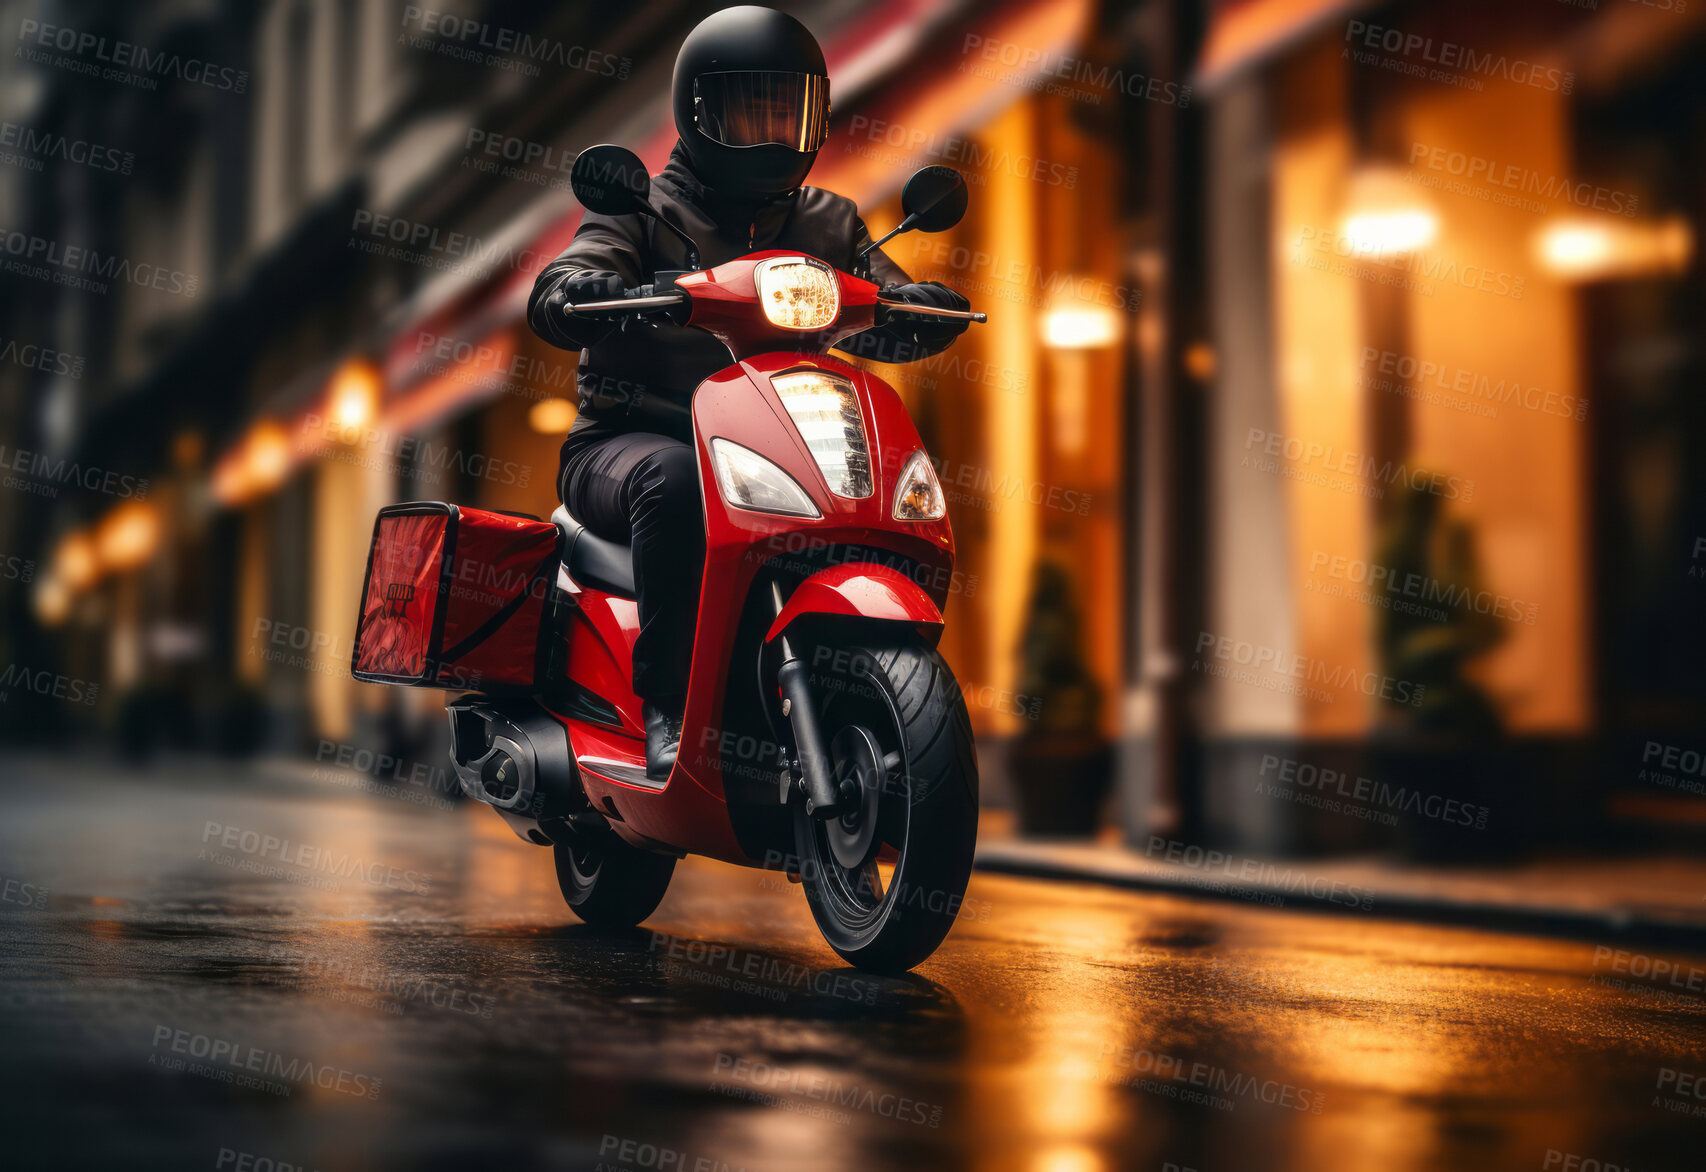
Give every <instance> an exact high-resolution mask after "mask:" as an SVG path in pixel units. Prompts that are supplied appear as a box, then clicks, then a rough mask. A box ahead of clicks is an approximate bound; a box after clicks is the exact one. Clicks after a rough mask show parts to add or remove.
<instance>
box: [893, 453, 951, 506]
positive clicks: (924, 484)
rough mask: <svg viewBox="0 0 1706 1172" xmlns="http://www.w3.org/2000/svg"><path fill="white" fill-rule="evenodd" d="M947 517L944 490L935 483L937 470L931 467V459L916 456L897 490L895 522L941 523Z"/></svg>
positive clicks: (901, 475)
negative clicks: (943, 497) (943, 496)
mask: <svg viewBox="0 0 1706 1172" xmlns="http://www.w3.org/2000/svg"><path fill="white" fill-rule="evenodd" d="M947 515H948V502H947V501H945V500H943V499H942V486H941V484H940V483H938V482H937V480H936V469H934V468H932V467H931V466H930V457H929V456H926V455H925V454H924V453H923V452H914V453H913V454H912V459H910V460H908V461H907V462H906V467H905V468H904V469H903V470H902V471H901V474H900V483H899V484H897V485H896V486H895V491H894V519H895V520H896V521H940V520H941V519H942V518H943V517H945V516H947Z"/></svg>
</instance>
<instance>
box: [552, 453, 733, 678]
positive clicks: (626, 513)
mask: <svg viewBox="0 0 1706 1172" xmlns="http://www.w3.org/2000/svg"><path fill="white" fill-rule="evenodd" d="M557 491H558V493H559V495H561V497H562V499H563V503H564V504H565V505H567V506H568V508H569V512H571V513H573V514H574V515H575V517H576V518H577V519H579V521H580V522H581V524H583V525H585V526H586V527H587V528H589V529H591V530H592V531H593V532H594V533H596V534H598V535H599V536H600V537H603V538H605V539H606V540H608V541H626V542H629V543H631V544H632V545H633V547H634V586H635V588H636V590H637V591H638V595H639V598H638V601H639V610H640V634H639V637H638V638H637V639H636V640H635V641H634V692H635V694H636V695H638V696H639V697H641V698H642V699H645V700H650V701H651V702H652V703H654V704H656V705H658V706H659V707H661V708H664V709H666V710H672V711H676V712H679V711H680V708H681V704H682V701H683V700H684V699H685V698H686V696H687V669H688V666H689V665H690V664H691V663H692V661H693V624H694V623H695V622H696V621H697V619H698V615H699V581H700V578H701V577H702V576H703V575H704V571H705V519H704V512H703V510H702V509H701V508H700V504H699V461H698V457H697V456H696V455H695V454H694V451H693V448H692V446H691V445H689V444H685V443H683V442H681V441H680V440H678V439H670V438H669V437H668V436H663V435H657V434H655V433H653V432H649V431H630V432H625V433H621V434H617V435H604V436H599V435H597V434H587V435H584V436H583V437H581V438H580V440H579V441H578V442H577V438H576V437H575V436H574V435H573V434H571V435H570V437H569V441H568V442H567V443H566V444H564V445H563V464H562V476H561V479H560V480H559V481H558V483H557Z"/></svg>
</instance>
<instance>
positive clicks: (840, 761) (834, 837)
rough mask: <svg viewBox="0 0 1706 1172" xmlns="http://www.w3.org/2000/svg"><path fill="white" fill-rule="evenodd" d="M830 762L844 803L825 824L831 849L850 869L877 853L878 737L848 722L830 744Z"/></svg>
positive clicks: (880, 779) (880, 778) (880, 773)
mask: <svg viewBox="0 0 1706 1172" xmlns="http://www.w3.org/2000/svg"><path fill="white" fill-rule="evenodd" d="M829 757H830V764H831V766H832V768H833V769H834V770H835V783H836V785H837V787H839V789H840V790H841V800H842V803H843V806H844V810H843V813H842V814H841V815H840V816H839V817H835V818H831V819H829V821H828V822H827V823H825V825H824V828H823V829H824V834H825V837H827V838H828V839H829V850H830V853H831V854H833V855H834V856H835V861H836V862H838V863H840V864H841V865H842V866H843V867H846V868H847V869H848V870H849V871H856V870H858V869H859V868H861V867H863V866H864V865H865V864H866V863H868V862H870V861H871V859H872V858H873V857H874V856H875V855H876V853H877V814H878V806H879V803H880V800H881V797H882V790H883V776H884V771H883V753H882V750H881V749H879V748H878V747H877V738H876V737H874V736H872V735H871V732H870V730H869V729H867V728H864V727H863V726H861V725H857V724H854V725H849V726H848V727H846V728H844V729H842V730H841V731H840V732H838V733H836V734H835V739H834V740H833V741H831V742H830V744H829Z"/></svg>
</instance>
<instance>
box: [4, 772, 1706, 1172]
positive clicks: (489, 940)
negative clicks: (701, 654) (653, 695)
mask: <svg viewBox="0 0 1706 1172" xmlns="http://www.w3.org/2000/svg"><path fill="white" fill-rule="evenodd" d="M329 777H330V775H323V776H320V777H314V776H311V775H309V774H308V773H307V772H306V771H304V772H303V775H302V776H301V777H299V778H298V777H294V776H278V775H269V777H268V778H265V779H260V778H256V777H254V776H251V775H250V773H249V772H248V771H246V770H241V769H235V768H229V767H222V766H218V765H215V764H212V763H195V764H184V765H180V766H177V767H174V768H172V769H169V770H164V771H158V772H155V773H151V774H147V775H140V774H135V773H127V772H124V771H121V770H118V769H98V768H96V767H94V766H87V767H81V768H67V767H66V766H65V765H63V764H57V763H54V762H52V761H50V760H48V759H46V758H19V757H15V756H14V757H8V758H3V759H0V879H3V880H4V898H3V899H0V1034H3V1041H4V1057H3V1060H0V1079H3V1080H4V1085H3V1088H0V1103H4V1109H3V1110H4V1118H5V1121H6V1122H5V1139H4V1144H5V1149H4V1150H5V1153H6V1154H5V1156H4V1158H3V1163H4V1166H6V1167H8V1168H21V1167H32V1168H33V1167H43V1168H50V1167H51V1168H70V1167H100V1168H122V1169H143V1168H173V1169H209V1170H214V1172H217V1170H218V1169H233V1170H239V1172H284V1170H287V1169H290V1168H293V1167H294V1168H302V1169H319V1170H321V1172H331V1170H333V1169H366V1168H444V1169H452V1168H456V1169H461V1168H530V1167H558V1168H599V1167H603V1168H609V1169H635V1170H647V1169H670V1170H683V1169H704V1170H707V1172H708V1170H720V1169H724V1168H728V1169H737V1168H749V1169H761V1168H763V1169H771V1168H776V1169H794V1168H807V1167H814V1168H831V1169H840V1168H846V1169H862V1170H863V1169H873V1168H888V1167H928V1168H959V1167H967V1168H970V1167H977V1168H997V1169H1027V1170H1034V1172H1098V1170H1100V1169H1114V1168H1121V1169H1123V1168H1138V1169H1156V1170H1161V1169H1165V1168H1168V1167H1175V1168H1180V1169H1185V1168H1194V1169H1199V1170H1207V1169H1216V1170H1218V1169H1267V1168H1273V1169H1337V1168H1345V1169H1411V1168H1417V1169H1419V1168H1451V1169H1467V1168H1512V1169H1536V1170H1545V1169H1559V1170H1560V1172H1608V1170H1609V1169H1611V1168H1613V1167H1616V1168H1623V1169H1641V1170H1651V1169H1661V1168H1699V1167H1702V1166H1706V988H1703V987H1702V985H1701V983H1700V982H1699V981H1698V980H1697V981H1695V982H1694V989H1693V990H1690V989H1689V988H1687V981H1686V979H1684V982H1683V984H1682V986H1681V987H1676V988H1673V987H1672V986H1671V985H1670V984H1669V983H1668V982H1655V981H1654V980H1652V979H1650V978H1649V979H1646V980H1638V979H1629V978H1628V974H1627V973H1621V972H1619V969H1620V968H1622V969H1630V968H1633V969H1636V970H1639V971H1642V972H1646V971H1647V967H1646V965H1644V964H1642V963H1640V962H1639V961H1631V958H1627V957H1625V958H1623V960H1622V961H1621V962H1618V961H1616V960H1614V959H1608V958H1606V957H1605V956H1604V955H1603V954H1602V955H1600V957H1599V958H1598V960H1599V963H1597V964H1596V953H1595V947H1594V946H1593V945H1591V944H1583V943H1571V942H1561V941H1552V940H1531V939H1523V938H1519V937H1510V936H1496V935H1490V934H1483V933H1477V932H1473V931H1467V930H1458V929H1443V928H1430V927H1420V926H1415V927H1412V926H1406V925H1403V924H1395V923H1392V922H1382V921H1371V920H1366V919H1363V918H1360V917H1358V916H1357V915H1355V914H1354V913H1353V914H1347V915H1320V914H1309V913H1298V912H1289V911H1283V910H1273V909H1263V908H1254V907H1248V906H1239V905H1232V904H1224V903H1216V902H1209V901H1199V900H1187V899H1175V898H1168V897H1160V896H1153V895H1141V894H1133V893H1129V892H1120V891H1114V890H1106V889H1101V888H1098V887H1094V886H1088V885H1077V884H1066V883H1052V882H1042V881H1030V880H1020V879H1014V878H1005V877H999V876H993V875H984V874H979V875H977V876H976V877H975V878H974V880H973V884H972V889H971V893H970V898H969V899H968V902H967V907H966V911H965V913H964V914H963V915H962V917H961V921H960V923H959V925H958V926H957V927H956V929H955V931H954V933H953V935H952V936H950V937H949V939H948V942H947V944H946V945H945V946H944V947H943V949H942V950H941V951H940V952H939V953H937V955H936V956H935V957H934V958H933V959H932V960H931V961H929V962H927V963H926V964H925V965H924V966H922V967H921V969H920V970H919V972H918V973H917V974H915V975H914V976H913V977H912V978H910V979H889V978H871V977H867V976H865V975H863V974H860V973H858V972H855V971H852V970H849V969H847V968H845V967H843V966H841V965H840V964H839V962H838V958H837V957H836V956H835V955H834V954H833V953H832V952H830V951H829V949H828V948H827V947H825V946H824V945H823V944H822V943H821V941H820V940H819V938H818V936H817V933H816V930H815V928H814V927H813V925H812V923H811V919H810V916H809V914H808V912H807V910H806V907H805V904H804V901H803V899H802V898H801V897H800V895H799V892H798V890H797V889H795V888H791V887H789V885H788V884H787V883H786V881H785V880H782V879H780V878H778V877H772V876H766V875H763V874H760V873H757V872H745V871H740V870H736V869H734V868H729V867H725V866H720V865H716V864H711V863H706V862H688V863H686V864H683V866H682V867H680V868H679V869H678V870H677V872H676V879H675V883H674V886H673V887H672V888H671V891H670V893H669V895H668V897H667V898H666V899H665V900H664V903H663V906H662V907H661V908H660V909H659V911H658V913H657V914H656V915H655V916H654V917H653V919H652V920H651V921H650V923H649V924H648V928H647V929H643V930H641V931H639V932H637V933H635V934H633V935H631V936H626V937H622V938H616V939H612V938H608V937H601V936H599V935H597V934H595V933H593V932H592V931H590V930H588V929H586V928H584V927H581V926H580V925H578V924H577V923H576V922H575V921H574V920H573V918H572V917H571V916H570V914H569V913H568V911H567V909H566V908H565V907H564V906H563V904H562V902H561V898H560V896H559V895H558V893H557V890H556V886H555V882H554V879H553V876H552V867H551V859H550V856H549V854H548V853H547V852H546V851H544V850H542V849H540V848H536V847H529V846H527V845H525V844H523V843H521V842H520V841H518V840H517V839H515V838H514V837H513V836H512V835H511V834H510V832H509V831H508V830H507V829H506V828H504V827H503V825H502V824H501V823H500V822H499V820H498V819H497V818H496V817H495V816H492V815H491V814H490V812H489V811H486V810H483V809H480V808H477V807H468V806H457V807H454V808H441V807H435V806H434V805H432V804H428V803H422V802H419V801H412V800H406V799H407V797H409V796H413V797H417V798H418V797H420V796H422V795H420V794H418V793H416V794H413V795H407V794H393V795H391V796H387V795H386V794H384V793H379V794H375V793H366V792H363V791H362V790H361V789H359V788H355V787H351V786H340V785H338V784H334V783H333V782H332V781H331V780H328V779H329ZM346 780H347V778H346ZM1668 959H1672V960H1674V961H1676V963H1677V964H1678V965H1679V966H1680V969H1679V971H1680V972H1682V973H1683V974H1687V973H1688V972H1689V971H1690V967H1689V966H1690V964H1691V963H1692V964H1694V965H1699V966H1702V967H1706V958H1700V957H1696V958H1693V959H1692V962H1691V961H1690V959H1689V958H1686V957H1683V958H1668ZM1625 980H1629V984H1628V985H1627V987H1624V986H1620V985H1619V984H1617V983H1614V982H1623V981H1625ZM1595 1161H1597V1163H1595Z"/></svg>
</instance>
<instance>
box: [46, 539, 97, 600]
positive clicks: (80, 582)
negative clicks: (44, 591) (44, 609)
mask: <svg viewBox="0 0 1706 1172" xmlns="http://www.w3.org/2000/svg"><path fill="white" fill-rule="evenodd" d="M52 576H54V577H57V578H58V579H59V581H61V582H62V583H64V584H65V586H66V587H67V588H68V589H70V590H71V591H73V592H77V591H83V590H87V589H88V588H89V587H91V586H93V585H94V584H95V580H96V579H97V578H99V577H100V576H101V563H100V559H99V557H97V556H96V553H95V543H94V541H92V540H91V539H90V537H89V535H88V534H87V533H85V532H83V531H82V530H77V531H75V532H72V533H67V534H66V535H65V536H64V537H63V538H62V539H61V540H60V542H59V548H58V549H57V550H55V551H54V555H53V575H52Z"/></svg>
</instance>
